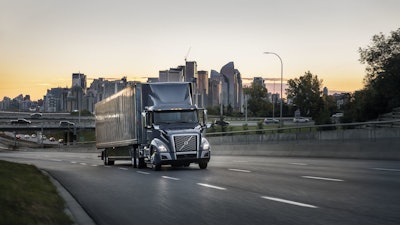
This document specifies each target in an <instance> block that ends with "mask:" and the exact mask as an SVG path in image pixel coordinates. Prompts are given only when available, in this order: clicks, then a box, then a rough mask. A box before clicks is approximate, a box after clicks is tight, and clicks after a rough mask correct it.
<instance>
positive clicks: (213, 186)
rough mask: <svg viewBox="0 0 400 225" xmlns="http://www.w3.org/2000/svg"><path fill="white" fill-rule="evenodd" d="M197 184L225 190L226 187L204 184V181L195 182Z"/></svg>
mask: <svg viewBox="0 0 400 225" xmlns="http://www.w3.org/2000/svg"><path fill="white" fill-rule="evenodd" d="M197 184H198V185H200V186H203V187H208V188H214V189H218V190H226V188H224V187H218V186H214V185H211V184H204V183H197Z"/></svg>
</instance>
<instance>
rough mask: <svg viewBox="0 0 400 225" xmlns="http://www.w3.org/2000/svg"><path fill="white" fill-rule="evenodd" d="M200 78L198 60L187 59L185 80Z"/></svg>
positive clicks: (190, 80) (191, 80)
mask: <svg viewBox="0 0 400 225" xmlns="http://www.w3.org/2000/svg"><path fill="white" fill-rule="evenodd" d="M197 78H198V74H197V62H196V61H190V62H189V61H187V62H186V67H185V81H186V82H193V81H194V80H196V79H197Z"/></svg>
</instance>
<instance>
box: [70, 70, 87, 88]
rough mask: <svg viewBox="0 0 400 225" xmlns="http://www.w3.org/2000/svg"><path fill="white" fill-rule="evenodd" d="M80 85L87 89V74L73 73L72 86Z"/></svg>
mask: <svg viewBox="0 0 400 225" xmlns="http://www.w3.org/2000/svg"><path fill="white" fill-rule="evenodd" d="M75 86H79V87H81V88H82V89H83V90H84V91H85V90H86V86H87V85H86V75H85V74H83V73H73V74H72V86H71V87H75Z"/></svg>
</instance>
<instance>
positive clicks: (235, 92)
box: [220, 62, 243, 111]
mask: <svg viewBox="0 0 400 225" xmlns="http://www.w3.org/2000/svg"><path fill="white" fill-rule="evenodd" d="M220 74H221V75H222V76H223V79H222V88H223V91H222V95H223V96H222V100H223V103H224V105H230V106H231V107H232V108H233V109H234V110H236V111H242V102H243V100H242V98H243V89H242V78H241V75H240V72H239V70H237V69H235V65H234V63H233V62H229V63H228V64H226V65H225V66H223V67H222V68H221V72H220Z"/></svg>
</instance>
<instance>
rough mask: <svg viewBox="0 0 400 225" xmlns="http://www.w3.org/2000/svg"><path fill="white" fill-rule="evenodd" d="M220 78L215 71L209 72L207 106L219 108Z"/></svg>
mask: <svg viewBox="0 0 400 225" xmlns="http://www.w3.org/2000/svg"><path fill="white" fill-rule="evenodd" d="M221 79H222V76H221V74H220V73H218V72H217V71H215V70H211V73H210V79H209V81H208V87H209V92H208V106H219V105H220V104H221V95H222V80H221Z"/></svg>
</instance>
